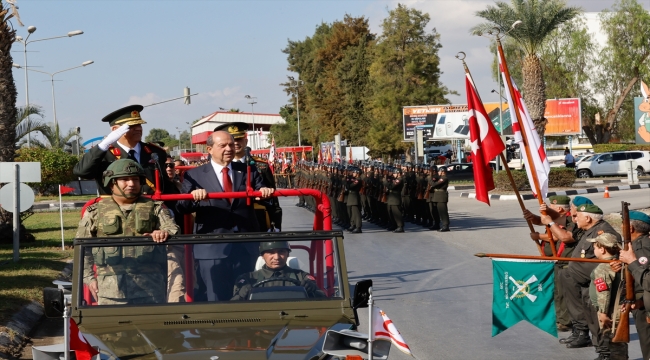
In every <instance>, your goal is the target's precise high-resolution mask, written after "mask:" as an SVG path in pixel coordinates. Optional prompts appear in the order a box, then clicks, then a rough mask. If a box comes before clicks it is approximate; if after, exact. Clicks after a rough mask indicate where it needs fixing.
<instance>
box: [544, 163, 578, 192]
mask: <svg viewBox="0 0 650 360" xmlns="http://www.w3.org/2000/svg"><path fill="white" fill-rule="evenodd" d="M575 181H576V171H575V169H572V168H566V167H554V168H551V173H550V174H549V175H548V187H550V188H551V187H571V186H573V183H574V182H575Z"/></svg>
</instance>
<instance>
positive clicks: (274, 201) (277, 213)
mask: <svg viewBox="0 0 650 360" xmlns="http://www.w3.org/2000/svg"><path fill="white" fill-rule="evenodd" d="M214 131H227V132H229V133H230V135H232V137H233V138H234V139H235V158H234V160H233V162H241V163H244V162H245V161H246V160H245V159H246V147H247V146H248V124H247V123H244V122H232V123H226V124H222V125H219V126H217V127H216V128H214ZM251 160H252V161H254V162H255V164H249V165H251V166H254V167H257V169H258V171H259V173H260V175H262V181H263V182H264V187H267V188H273V189H276V184H275V178H274V176H273V172H272V171H271V169H270V168H269V165H268V163H267V162H266V160H264V159H262V158H260V157H257V156H251ZM262 204H263V205H264V207H265V208H266V211H267V213H268V214H269V219H270V221H271V222H272V223H273V225H274V226H275V228H276V229H278V230H281V229H282V208H281V207H280V202H279V201H278V198H277V197H270V198H268V199H266V200H264V202H263V203H262Z"/></svg>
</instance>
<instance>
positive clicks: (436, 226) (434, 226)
mask: <svg viewBox="0 0 650 360" xmlns="http://www.w3.org/2000/svg"><path fill="white" fill-rule="evenodd" d="M429 230H440V225H438V224H433V225H431V227H430V228H429Z"/></svg>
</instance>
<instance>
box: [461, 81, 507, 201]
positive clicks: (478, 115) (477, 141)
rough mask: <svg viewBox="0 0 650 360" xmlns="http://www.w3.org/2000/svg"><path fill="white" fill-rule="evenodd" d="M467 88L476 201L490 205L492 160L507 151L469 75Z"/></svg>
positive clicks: (492, 182)
mask: <svg viewBox="0 0 650 360" xmlns="http://www.w3.org/2000/svg"><path fill="white" fill-rule="evenodd" d="M465 87H466V93H467V112H468V117H469V139H470V145H471V147H472V159H473V160H472V162H473V164H474V165H473V169H474V186H475V188H476V200H478V201H482V202H484V203H486V204H488V205H490V196H489V195H488V192H489V191H490V190H493V189H494V179H493V178H492V167H491V166H490V160H492V159H494V158H495V157H496V156H498V155H499V153H500V152H502V151H503V150H504V149H505V145H504V144H503V141H501V137H500V136H499V133H498V132H497V129H495V128H494V125H492V122H491V121H490V120H489V119H490V118H489V117H488V115H487V112H486V111H485V107H484V106H483V103H482V102H481V98H480V97H479V95H478V92H477V91H476V86H474V82H473V81H472V77H471V75H470V74H469V73H466V74H465Z"/></svg>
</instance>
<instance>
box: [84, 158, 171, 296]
mask: <svg viewBox="0 0 650 360" xmlns="http://www.w3.org/2000/svg"><path fill="white" fill-rule="evenodd" d="M144 177H145V173H144V170H143V169H142V167H141V166H140V164H138V163H136V162H135V161H133V160H130V159H121V160H117V161H115V162H113V163H111V164H110V165H109V166H108V168H107V169H106V171H105V172H104V179H103V180H104V181H103V185H104V186H105V187H107V188H109V189H110V190H111V197H110V198H104V199H102V200H101V201H99V202H98V203H96V204H93V205H90V206H89V207H88V208H87V209H86V212H85V214H84V216H83V218H82V219H81V221H80V222H79V229H78V230H77V235H76V237H77V238H90V237H112V236H151V237H152V238H153V241H155V242H164V241H165V240H167V238H168V237H169V235H174V234H176V233H177V232H178V226H177V225H176V223H175V222H174V219H172V218H171V216H170V212H169V210H168V209H167V208H166V207H165V206H164V205H163V204H162V202H158V201H153V200H150V199H148V198H146V197H143V196H141V190H142V185H141V184H142V183H143V182H144ZM93 265H95V266H96V269H95V268H94V266H93ZM83 279H84V284H86V285H87V286H88V288H89V289H90V292H91V293H92V294H93V296H94V297H95V299H97V303H98V304H99V305H122V304H154V303H165V302H166V300H167V285H166V284H167V251H166V247H165V246H115V247H99V246H97V247H87V248H86V252H85V254H84V269H83Z"/></svg>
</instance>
